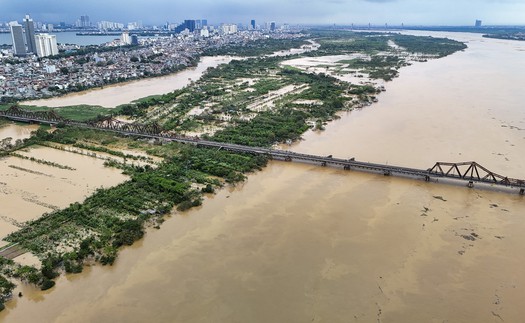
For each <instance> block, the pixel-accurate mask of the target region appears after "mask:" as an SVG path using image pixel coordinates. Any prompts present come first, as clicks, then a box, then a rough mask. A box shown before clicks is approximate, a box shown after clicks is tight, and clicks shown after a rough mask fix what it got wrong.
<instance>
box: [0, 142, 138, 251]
mask: <svg viewBox="0 0 525 323" xmlns="http://www.w3.org/2000/svg"><path fill="white" fill-rule="evenodd" d="M18 153H20V154H21V155H24V156H26V157H28V158H35V159H37V160H40V161H47V162H51V163H56V164H59V165H61V166H67V167H69V168H71V169H64V168H58V167H55V166H50V165H45V164H42V163H38V162H35V161H30V160H27V159H22V158H19V157H13V156H10V157H4V158H1V159H0V205H1V208H0V238H4V237H5V236H6V235H7V234H9V233H11V232H13V231H16V230H17V229H18V228H19V227H20V226H21V225H23V223H25V222H27V221H29V220H33V219H36V218H39V217H40V216H41V215H42V214H43V213H45V212H51V211H53V210H55V209H59V208H64V207H67V206H68V205H69V204H70V203H74V202H80V201H83V200H84V199H85V198H86V197H87V196H89V195H91V194H92V193H93V192H94V191H95V190H96V189H97V188H100V187H111V186H114V185H117V184H119V183H122V182H123V181H125V180H126V179H127V178H128V177H127V176H125V175H123V174H122V173H121V171H120V170H117V169H113V168H108V167H105V166H104V160H101V159H97V158H93V157H89V156H84V155H80V154H74V153H71V152H67V151H62V150H57V149H52V148H47V147H35V148H31V149H29V150H26V151H20V152H18ZM5 244H6V243H5V242H4V241H1V242H0V246H2V245H5Z"/></svg>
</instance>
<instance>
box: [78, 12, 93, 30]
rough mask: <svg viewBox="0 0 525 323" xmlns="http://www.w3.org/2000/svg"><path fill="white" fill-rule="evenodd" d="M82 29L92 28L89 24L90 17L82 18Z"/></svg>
mask: <svg viewBox="0 0 525 323" xmlns="http://www.w3.org/2000/svg"><path fill="white" fill-rule="evenodd" d="M80 27H81V28H89V27H91V23H90V22H89V16H88V15H85V16H80Z"/></svg>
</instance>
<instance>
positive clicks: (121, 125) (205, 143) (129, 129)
mask: <svg viewBox="0 0 525 323" xmlns="http://www.w3.org/2000/svg"><path fill="white" fill-rule="evenodd" d="M0 117H4V118H7V119H10V120H13V121H19V122H29V123H42V124H50V125H58V124H63V125H69V126H78V127H83V128H91V129H99V130H106V131H112V132H116V133H120V134H123V135H129V136H137V137H144V138H151V139H157V140H162V141H175V142H180V143H184V144H192V145H196V146H201V147H208V148H217V149H223V150H227V151H231V152H237V153H250V154H259V155H265V156H268V157H269V158H271V159H276V160H284V161H289V162H292V161H293V162H303V163H312V164H317V165H320V166H331V167H338V168H342V169H345V170H358V171H366V172H373V173H380V174H384V175H386V176H391V175H392V176H402V177H409V178H417V179H422V180H425V181H427V182H428V181H439V180H450V181H452V182H460V183H461V182H464V183H465V184H466V186H467V187H471V188H472V187H474V183H479V184H485V185H489V186H492V187H506V188H515V189H518V191H519V193H520V194H521V195H524V194H525V180H521V179H515V178H509V177H506V176H502V175H499V174H497V173H494V172H492V171H490V170H488V169H487V168H485V167H483V166H481V165H480V164H478V163H476V162H461V163H449V162H437V163H436V164H435V165H434V166H433V167H432V168H429V169H426V170H423V169H417V168H408V167H401V166H393V165H384V164H376V163H368V162H361V161H356V160H355V159H354V158H351V159H341V158H333V157H332V156H331V155H330V156H318V155H309V154H302V153H296V152H291V151H285V150H278V149H269V148H262V147H250V146H243V145H236V144H229V143H222V142H215V141H210V140H202V139H200V138H197V137H185V136H177V135H173V134H169V133H165V132H163V130H162V128H161V127H160V126H159V125H158V124H156V123H153V124H147V125H146V124H136V123H126V122H122V121H119V120H116V119H113V118H112V117H104V118H99V119H97V120H94V121H89V122H76V121H71V120H68V119H65V118H63V117H61V116H59V115H58V114H57V113H55V112H54V111H53V110H51V111H27V110H23V109H20V108H18V107H16V106H13V107H11V108H10V109H8V110H5V111H0Z"/></svg>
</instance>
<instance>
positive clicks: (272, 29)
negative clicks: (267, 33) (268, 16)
mask: <svg viewBox="0 0 525 323" xmlns="http://www.w3.org/2000/svg"><path fill="white" fill-rule="evenodd" d="M270 30H271V31H275V21H272V22H271V23H270Z"/></svg>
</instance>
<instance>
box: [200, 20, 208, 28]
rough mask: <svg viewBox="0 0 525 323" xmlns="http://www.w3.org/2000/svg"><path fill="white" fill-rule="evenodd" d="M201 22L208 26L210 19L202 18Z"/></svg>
mask: <svg viewBox="0 0 525 323" xmlns="http://www.w3.org/2000/svg"><path fill="white" fill-rule="evenodd" d="M201 23H202V27H204V26H208V19H202V20H201Z"/></svg>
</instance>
